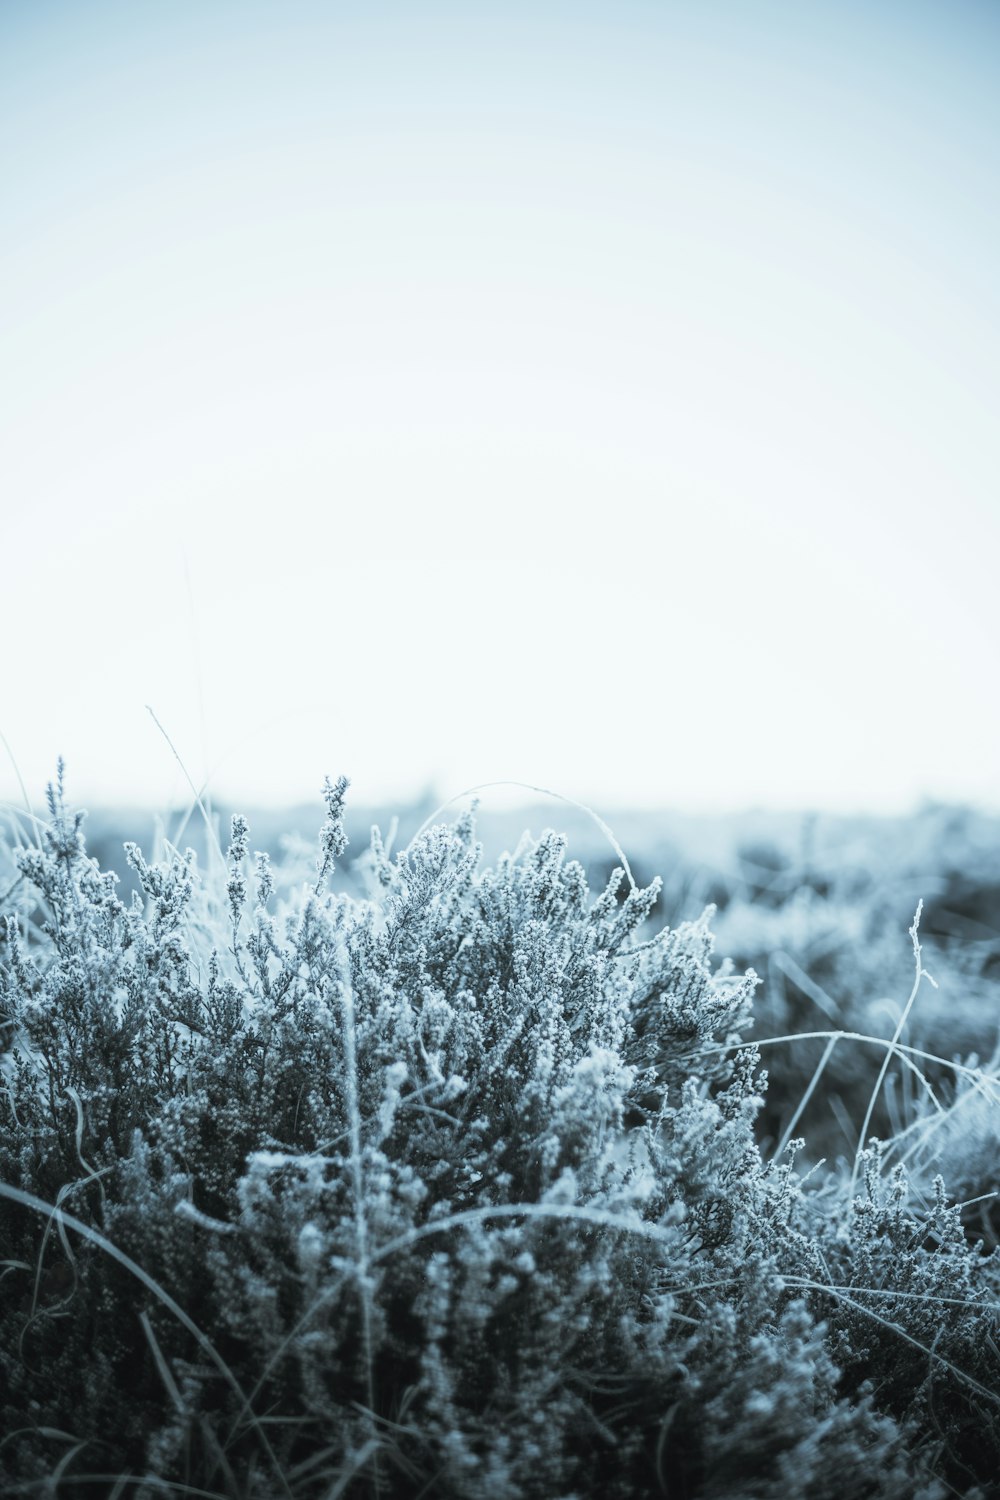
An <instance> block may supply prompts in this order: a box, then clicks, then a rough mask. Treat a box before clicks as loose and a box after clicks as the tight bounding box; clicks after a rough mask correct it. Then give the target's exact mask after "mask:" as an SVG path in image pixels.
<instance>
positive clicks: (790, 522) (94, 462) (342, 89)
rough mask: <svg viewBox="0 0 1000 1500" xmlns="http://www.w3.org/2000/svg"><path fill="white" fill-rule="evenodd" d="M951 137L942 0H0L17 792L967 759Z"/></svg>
mask: <svg viewBox="0 0 1000 1500" xmlns="http://www.w3.org/2000/svg"><path fill="white" fill-rule="evenodd" d="M998 179H1000V7H997V6H996V5H995V4H993V3H990V0H983V3H973V0H949V3H948V4H944V3H941V4H924V3H921V0H905V3H903V0H900V3H889V0H864V3H856V4H854V3H849V0H814V3H810V4H808V5H803V4H801V3H800V0H787V3H782V4H779V3H773V4H772V3H765V0H729V3H727V0H706V3H705V4H695V3H693V0H692V3H677V4H671V3H668V0H659V3H648V4H643V3H638V0H615V3H611V0H608V3H606V4H586V3H579V0H577V3H573V4H554V3H546V0H528V3H519V0H504V3H492V0H482V3H465V4H455V3H452V4H436V5H435V4H418V3H414V0H407V3H395V4H393V3H378V0H374V3H371V4H365V5H360V4H357V3H350V4H338V3H335V0H328V3H319V0H282V3H280V4H279V3H273V4H264V3H254V0H239V3H229V0H162V3H135V0H129V3H117V4H116V3H111V0H90V3H88V4H87V5H80V4H76V3H70V0H62V3H60V0H0V429H2V430H0V507H2V521H3V529H2V533H0V547H2V550H3V555H4V568H3V574H2V589H0V624H2V626H3V631H2V639H3V641H4V645H5V648H6V649H5V652H4V672H3V677H4V685H3V690H2V694H0V731H2V733H3V735H4V736H5V738H6V740H7V741H8V742H9V745H10V747H11V750H12V752H13V755H14V757H15V759H16V762H17V765H18V767H19V768H20V771H21V774H22V775H23V777H24V779H25V782H26V783H27V785H28V788H29V792H30V794H31V795H32V797H33V798H35V799H39V800H40V794H41V792H42V789H43V787H44V783H45V781H46V780H47V779H48V778H49V776H50V775H51V774H52V771H53V769H54V766H55V761H56V757H57V755H59V754H60V753H61V754H63V755H64V756H65V757H66V760H67V763H68V778H69V785H70V790H71V793H72V794H73V795H74V796H77V797H79V798H80V799H82V800H83V801H84V802H86V801H87V800H88V799H89V800H90V801H92V802H94V803H97V802H109V801H115V800H123V801H130V802H131V801H136V800H141V801H143V802H144V803H147V804H149V805H151V806H165V805H167V804H168V803H170V802H172V801H175V800H177V799H180V798H182V797H183V796H184V793H185V790H186V785H185V782H184V779H183V776H182V775H181V772H180V770H179V768H178V765H177V762H176V761H175V760H174V758H173V755H172V753H171V751H170V749H169V747H168V746H167V744H166V743H165V741H164V739H163V738H162V736H161V735H160V733H159V731H158V730H157V728H156V726H155V725H154V723H153V722H152V720H151V718H150V716H149V714H148V712H147V709H146V705H147V704H149V705H152V707H153V709H154V710H155V712H156V714H157V716H158V718H159V719H160V720H161V722H162V724H163V725H164V727H165V729H166V730H167V732H168V733H169V735H170V737H171V739H172V740H173V742H174V744H175V745H176V747H177V750H178V752H179V754H180V755H181V757H182V759H183V761H184V764H185V766H186V767H187V769H188V771H189V772H190V774H191V776H192V777H193V778H194V779H195V781H196V782H198V783H199V784H200V783H201V782H202V781H203V779H204V778H205V777H206V776H209V775H212V778H213V779H212V781H211V789H212V791H213V793H214V794H215V796H216V797H217V798H219V799H223V800H236V801H242V802H244V803H245V804H246V805H259V804H263V803H275V804H280V803H286V802H292V801H298V800H301V799H303V798H310V797H316V796H317V794H318V789H319V786H320V784H321V783H322V779H323V776H324V775H325V774H326V773H327V772H329V773H330V774H332V775H336V774H338V773H339V772H341V771H343V772H346V773H347V774H348V775H349V776H350V777H351V778H352V781H353V783H354V795H355V797H356V799H357V800H358V801H359V802H389V803H391V802H392V801H393V800H400V799H403V798H407V797H410V796H412V795H413V794H415V793H417V792H419V791H421V790H422V789H424V788H425V787H426V786H428V784H433V786H434V787H435V788H436V789H437V791H438V792H439V793H440V794H441V796H442V797H445V796H450V795H452V794H453V793H456V792H459V791H460V790H461V789H462V788H463V787H466V786H469V785H471V784H473V783H479V782H485V781H491V780H494V779H500V778H510V779H514V780H520V781H527V782H532V783H536V784H541V785H543V786H548V787H552V788H553V789H555V790H558V791H560V792H562V793H564V794H566V795H568V796H573V797H580V798H582V799H584V800H586V801H589V802H591V803H592V804H594V805H595V806H597V807H598V808H601V809H605V810H609V809H613V808H614V807H615V806H620V805H626V804H649V805H651V806H677V807H683V808H698V809H726V808H737V807H742V806H751V805H764V806H774V807H782V808H784V807H807V806H811V807H820V808H830V809H871V810H875V811H880V810H885V811H890V810H891V811H897V810H901V809H905V808H907V807H909V806H912V805H914V804H915V803H916V802H917V801H919V800H920V799H921V798H923V797H936V798H946V799H968V800H972V801H976V802H981V803H983V804H986V805H989V806H992V807H997V806H1000V778H998V765H1000V756H998V750H1000V692H998V682H997V659H998V646H1000V587H998V583H997V573H998V565H1000V494H998V474H1000V337H998V336H1000V233H998V228H1000V224H998V221H1000V193H998V188H1000V180H998ZM18 796H19V792H18V786H17V779H16V777H15V774H14V771H13V769H12V767H11V765H10V762H9V761H8V760H7V758H6V756H0V799H6V800H9V801H13V800H16V799H17V798H18Z"/></svg>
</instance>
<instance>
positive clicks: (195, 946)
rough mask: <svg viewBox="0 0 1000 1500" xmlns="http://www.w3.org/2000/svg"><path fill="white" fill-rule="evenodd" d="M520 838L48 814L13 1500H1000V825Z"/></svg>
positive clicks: (28, 972) (20, 1019)
mask: <svg viewBox="0 0 1000 1500" xmlns="http://www.w3.org/2000/svg"><path fill="white" fill-rule="evenodd" d="M490 798H491V794H490V793H489V792H484V794H483V801H482V805H481V807H480V808H479V809H478V811H477V810H476V809H475V807H473V805H472V804H471V801H470V799H468V798H465V799H460V800H459V801H458V802H456V803H455V804H454V805H451V806H449V807H447V808H445V809H443V810H436V811H435V810H434V809H431V808H429V807H422V808H418V809H412V808H411V809H404V810H403V812H402V814H401V816H400V821H399V822H398V824H397V823H396V822H395V820H388V821H387V820H385V819H380V820H379V821H381V823H382V829H381V831H379V828H378V827H372V826H371V824H372V821H373V819H372V816H371V815H369V814H366V813H365V812H364V811H363V810H354V809H352V806H351V802H350V796H349V792H348V788H347V784H346V782H345V781H344V780H343V779H341V780H338V781H334V782H327V783H326V786H325V788H324V791H323V798H322V801H320V800H317V805H316V808H315V809H312V810H310V811H309V812H308V814H306V815H303V814H301V813H293V814H288V815H287V816H286V817H285V818H284V819H283V820H278V819H277V818H276V817H275V816H274V815H273V814H269V815H263V814H260V815H254V816H251V817H250V818H245V817H243V816H242V815H241V814H239V813H237V814H236V815H235V816H230V815H229V814H228V813H227V814H226V815H225V816H221V815H220V814H219V813H217V812H216V811H214V810H212V809H210V808H204V807H201V806H197V805H196V806H193V807H192V808H191V809H189V810H188V811H187V812H186V813H184V814H181V815H179V816H177V817H175V818H173V819H171V820H166V821H163V822H161V823H159V824H158V825H153V824H152V823H151V821H150V820H149V818H148V815H144V814H140V813H138V812H137V813H135V814H134V815H132V814H125V813H121V814H119V815H116V816H115V817H112V816H110V815H108V814H104V815H97V814H96V813H95V816H94V817H93V818H91V819H88V820H86V821H85V820H84V818H83V816H82V815H81V814H80V813H79V812H77V811H76V810H75V809H74V808H73V805H72V803H71V801H70V800H69V794H68V793H67V792H66V791H64V788H63V784H62V772H61V771H60V775H59V778H58V780H57V783H56V784H55V785H54V787H52V788H51V789H50V791H49V795H48V805H47V808H46V809H45V810H44V813H43V815H40V816H37V817H35V816H32V815H30V814H29V813H27V812H16V811H14V810H9V811H8V812H7V814H6V815H5V823H6V835H5V839H4V844H3V849H2V853H0V896H2V905H3V914H2V920H0V1049H2V1079H3V1087H2V1092H0V1482H2V1486H3V1493H4V1494H9V1495H11V1496H14V1495H25V1496H28V1495H38V1496H60V1497H66V1500H84V1497H88V1500H89V1497H99V1496H110V1497H116V1500H119V1497H120V1500H133V1497H134V1500H140V1497H141V1500H152V1497H161V1496H200V1497H218V1500H237V1497H239V1500H278V1497H284V1500H307V1497H308V1500H336V1497H340V1496H344V1497H362V1496H364V1497H380V1500H395V1497H418V1496H425V1497H429V1500H433V1497H444V1500H451V1497H456V1500H457V1497H463V1500H482V1497H490V1500H520V1497H526V1500H531V1497H537V1500H583V1497H585V1496H601V1497H609V1500H615V1497H632V1496H669V1497H676V1500H697V1497H711V1500H771V1497H773V1500H786V1497H789V1496H797V1495H803V1496H810V1497H819V1500H823V1497H829V1500H834V1497H836V1500H851V1497H862V1496H863V1497H871V1500H883V1497H892V1500H914V1497H921V1500H930V1497H942V1500H943V1497H947V1496H953V1495H955V1496H965V1497H966V1500H972V1497H983V1500H985V1497H988V1496H993V1495H997V1494H1000V1485H998V1481H997V1475H998V1474H1000V1326H998V1325H1000V1317H998V1293H1000V1256H998V1240H1000V1198H998V1190H1000V1075H998V1051H997V1035H998V1024H1000V1005H998V999H1000V986H998V978H1000V827H998V825H997V822H996V821H991V820H989V819H986V818H984V817H982V816H979V815H976V814H973V813H971V812H965V811H962V810H958V809H948V808H934V807H929V808H927V809H925V810H924V811H923V812H922V813H920V814H918V815H915V816H913V817H911V818H908V819H898V820H885V821H881V822H879V821H876V820H867V821H866V820H854V821H849V820H836V819H832V818H820V817H815V818H809V819H804V818H792V817H784V818H777V817H771V818H767V817H763V816H749V815H748V816H747V817H745V818H741V819H729V820H725V821H723V820H714V821H713V820H709V819H703V820H700V821H699V820H695V819H691V818H681V817H673V816H670V815H667V814H656V815H642V814H640V813H634V814H628V815H621V816H619V817H616V818H615V819H613V820H612V821H613V823H614V832H613V833H612V831H611V830H610V829H609V828H608V827H607V826H605V825H604V824H603V823H602V821H601V820H600V819H599V818H597V817H596V816H590V815H588V814H586V813H585V812H584V811H582V810H581V809H579V808H577V807H576V806H575V805H572V804H569V803H567V802H565V801H563V800H560V799H558V798H555V797H552V798H549V799H548V800H547V801H545V802H543V801H542V799H538V802H537V805H532V806H530V807H527V808H525V810H524V811H523V812H520V813H517V814H512V813H510V812H498V811H497V810H496V808H495V807H494V808H493V809H492V810H491V805H490ZM310 819H311V820H312V827H311V828H310V827H309V826H308V823H309V820H310ZM317 828H318V834H317V831H316V830H317ZM526 828H530V829H531V830H532V831H531V832H524V830H525V829H526ZM553 829H554V830H557V831H553ZM88 839H89V843H88ZM133 840H134V842H133ZM140 845H141V847H140Z"/></svg>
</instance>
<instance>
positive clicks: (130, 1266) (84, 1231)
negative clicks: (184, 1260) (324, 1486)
mask: <svg viewBox="0 0 1000 1500" xmlns="http://www.w3.org/2000/svg"><path fill="white" fill-rule="evenodd" d="M0 1198H8V1199H9V1200H10V1201H11V1202H12V1203H20V1204H21V1206H22V1207H23V1208H30V1209H31V1210H32V1212H33V1213H37V1214H44V1215H45V1216H46V1217H47V1218H54V1219H56V1221H57V1222H58V1223H59V1224H60V1225H61V1226H63V1227H64V1228H66V1229H72V1230H74V1231H75V1232H76V1233H77V1234H80V1235H82V1236H83V1238H84V1239H86V1240H90V1242H91V1244H93V1245H96V1246H97V1248H98V1249H99V1250H103V1251H104V1253H105V1255H109V1256H110V1257H111V1259H112V1260H116V1261H117V1262H118V1264H119V1265H120V1266H122V1267H123V1268H124V1269H125V1270H126V1271H128V1272H129V1274H130V1275H132V1276H134V1277H135V1278H136V1280H137V1281H139V1282H141V1283H142V1285H143V1286H144V1287H145V1288H146V1290H147V1291H148V1292H150V1293H152V1295H153V1296H154V1297H155V1298H156V1300H157V1301H158V1302H162V1304H163V1306H164V1307H165V1308H166V1309H167V1311H168V1312H170V1313H172V1314H173V1316H174V1317H175V1318H176V1319H177V1321H178V1323H180V1324H181V1325H182V1326H183V1327H184V1328H186V1329H187V1331H188V1333H190V1335H191V1337H192V1338H193V1339H195V1340H196V1341H197V1343H198V1344H199V1345H200V1347H201V1348H202V1349H204V1351H205V1353H206V1354H207V1355H208V1357H209V1359H210V1360H211V1361H212V1363H213V1365H214V1366H215V1368H216V1369H217V1370H218V1371H219V1374H220V1375H221V1376H222V1378H223V1379H224V1380H225V1382H226V1384H227V1385H228V1386H229V1388H230V1389H231V1390H232V1392H233V1394H234V1395H235V1396H236V1397H237V1399H238V1400H239V1401H240V1402H241V1403H243V1404H244V1406H245V1404H246V1396H245V1394H244V1391H243V1387H242V1386H241V1385H240V1383H239V1381H238V1380H237V1379H236V1376H235V1375H234V1374H233V1372H232V1370H231V1369H230V1368H229V1366H228V1365H227V1364H226V1361H225V1360H224V1359H223V1358H222V1355H221V1354H220V1353H219V1351H218V1350H217V1349H216V1347H215V1345H214V1344H213V1343H212V1340H211V1339H210V1338H209V1337H208V1335H207V1334H204V1333H202V1331H201V1329H200V1328H199V1327H198V1325H197V1323H196V1322H195V1321H194V1319H193V1318H191V1317H189V1316H188V1314H187V1313H186V1312H185V1311H184V1309H183V1307H181V1305H180V1303H179V1302H177V1301H175V1299H174V1298H173V1297H171V1295H170V1293H169V1292H168V1291H165V1290H164V1288H163V1287H162V1286H160V1284H159V1282H158V1281H155V1280H154V1278H153V1277H152V1276H150V1274H149V1272H148V1271H146V1270H144V1269H143V1267H142V1266H140V1265H139V1263H138V1261H134V1260H133V1259H132V1257H131V1256H130V1255H126V1254H125V1252H124V1250H119V1248H118V1246H117V1245H114V1244H112V1242H111V1241H110V1240H109V1239H107V1238H106V1237H105V1236H104V1235H103V1234H101V1233H100V1231H99V1230H97V1229H93V1228H92V1227H91V1226H90V1225H89V1224H85V1223H84V1222H83V1221H82V1219H77V1218H75V1217H74V1215H72V1214H68V1213H66V1211H65V1209H62V1208H57V1207H56V1206H55V1205H54V1204H51V1203H46V1202H45V1200H44V1199H43V1198H36V1197H35V1195H34V1194H33V1193H25V1192H22V1190H21V1189H20V1188H16V1187H12V1186H11V1185H10V1184H9V1183H6V1182H0ZM250 1425H251V1426H252V1427H253V1429H254V1432H255V1433H256V1436H257V1439H258V1441H259V1443H260V1445H261V1447H262V1448H263V1449H264V1451H265V1453H266V1454H267V1458H268V1462H269V1464H270V1466H271V1468H272V1469H273V1471H274V1474H275V1478H276V1479H277V1481H278V1484H279V1486H280V1488H281V1493H282V1494H283V1495H285V1496H287V1497H288V1500H291V1490H290V1489H289V1488H288V1484H287V1481H286V1480H285V1476H284V1474H283V1472H282V1470H281V1465H280V1464H279V1463H278V1460H277V1457H276V1455H275V1453H274V1449H273V1448H272V1447H271V1444H270V1442H269V1441H268V1437H267V1434H266V1433H265V1431H264V1429H263V1428H262V1427H261V1425H260V1423H259V1422H258V1421H257V1420H256V1419H253V1420H252V1421H251V1423H250Z"/></svg>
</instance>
